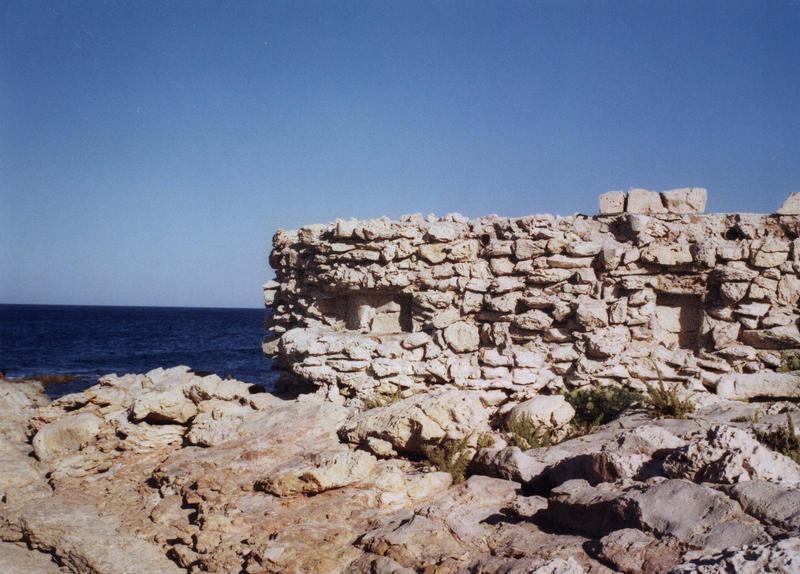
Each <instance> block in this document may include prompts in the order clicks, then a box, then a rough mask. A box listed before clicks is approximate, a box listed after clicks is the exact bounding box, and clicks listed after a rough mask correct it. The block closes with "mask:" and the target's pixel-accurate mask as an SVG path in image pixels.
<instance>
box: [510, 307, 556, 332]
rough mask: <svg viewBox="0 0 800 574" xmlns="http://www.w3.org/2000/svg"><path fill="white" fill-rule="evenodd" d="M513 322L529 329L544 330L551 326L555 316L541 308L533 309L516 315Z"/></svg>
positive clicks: (521, 327)
mask: <svg viewBox="0 0 800 574" xmlns="http://www.w3.org/2000/svg"><path fill="white" fill-rule="evenodd" d="M512 324H513V325H515V326H517V327H519V328H520V329H525V330H527V331H543V330H545V329H548V328H550V326H551V325H552V324H553V318H552V317H551V316H550V315H548V314H547V313H545V312H544V311H540V310H539V309H531V310H530V311H526V312H525V313H520V314H519V315H516V316H515V317H514V320H513V321H512Z"/></svg>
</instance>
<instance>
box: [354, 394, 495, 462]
mask: <svg viewBox="0 0 800 574" xmlns="http://www.w3.org/2000/svg"><path fill="white" fill-rule="evenodd" d="M481 396H482V393H480V392H477V391H442V392H435V393H426V394H419V395H414V396H412V397H409V398H407V399H403V400H400V401H397V402H395V403H392V404H390V405H389V406H386V407H379V408H375V409H370V410H367V411H364V412H363V413H360V414H358V415H356V416H355V417H353V418H352V419H350V420H349V421H347V423H346V424H345V425H344V426H343V427H342V428H341V429H339V435H340V436H341V437H342V439H343V440H345V441H347V442H349V443H351V444H356V445H358V444H365V441H366V440H367V438H368V437H376V438H379V439H381V440H384V441H387V442H389V443H391V444H392V446H393V447H394V448H395V449H396V450H397V451H405V452H420V451H421V449H422V447H423V446H424V445H426V444H430V443H435V442H438V441H440V440H443V439H461V438H464V437H470V440H471V441H472V442H473V443H474V441H476V440H477V435H478V433H480V432H483V431H488V430H489V426H488V418H489V412H488V411H487V409H486V408H485V407H484V406H483V405H482V404H481V401H480V397H481ZM366 446H367V447H368V446H369V445H368V444H366Z"/></svg>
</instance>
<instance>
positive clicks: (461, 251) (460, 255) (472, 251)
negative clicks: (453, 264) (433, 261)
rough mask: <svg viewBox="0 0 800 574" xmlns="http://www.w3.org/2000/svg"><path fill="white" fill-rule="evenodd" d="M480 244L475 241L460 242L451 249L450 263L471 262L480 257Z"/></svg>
mask: <svg viewBox="0 0 800 574" xmlns="http://www.w3.org/2000/svg"><path fill="white" fill-rule="evenodd" d="M478 251H479V248H478V242H477V241H476V240H474V239H470V240H465V241H459V242H457V243H454V244H453V245H452V246H451V247H450V255H449V259H450V261H458V262H469V261H475V259H476V258H477V257H478Z"/></svg>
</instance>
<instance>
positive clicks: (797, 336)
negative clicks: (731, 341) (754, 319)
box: [741, 325, 800, 350]
mask: <svg viewBox="0 0 800 574" xmlns="http://www.w3.org/2000/svg"><path fill="white" fill-rule="evenodd" d="M741 338H742V342H743V343H745V344H746V345H750V346H751V347H755V348H756V349H775V350H780V349H796V348H798V347H800V332H798V330H797V326H796V325H785V326H781V327H771V328H769V329H752V330H746V331H742V335H741Z"/></svg>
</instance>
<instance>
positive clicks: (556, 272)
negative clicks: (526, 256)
mask: <svg viewBox="0 0 800 574" xmlns="http://www.w3.org/2000/svg"><path fill="white" fill-rule="evenodd" d="M573 275H575V270H574V269H535V270H532V271H531V272H530V273H529V274H528V275H527V276H526V277H525V281H526V282H527V283H528V284H533V285H538V284H546V283H561V282H562V281H566V280H567V279H569V278H570V277H572V276H573Z"/></svg>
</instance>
